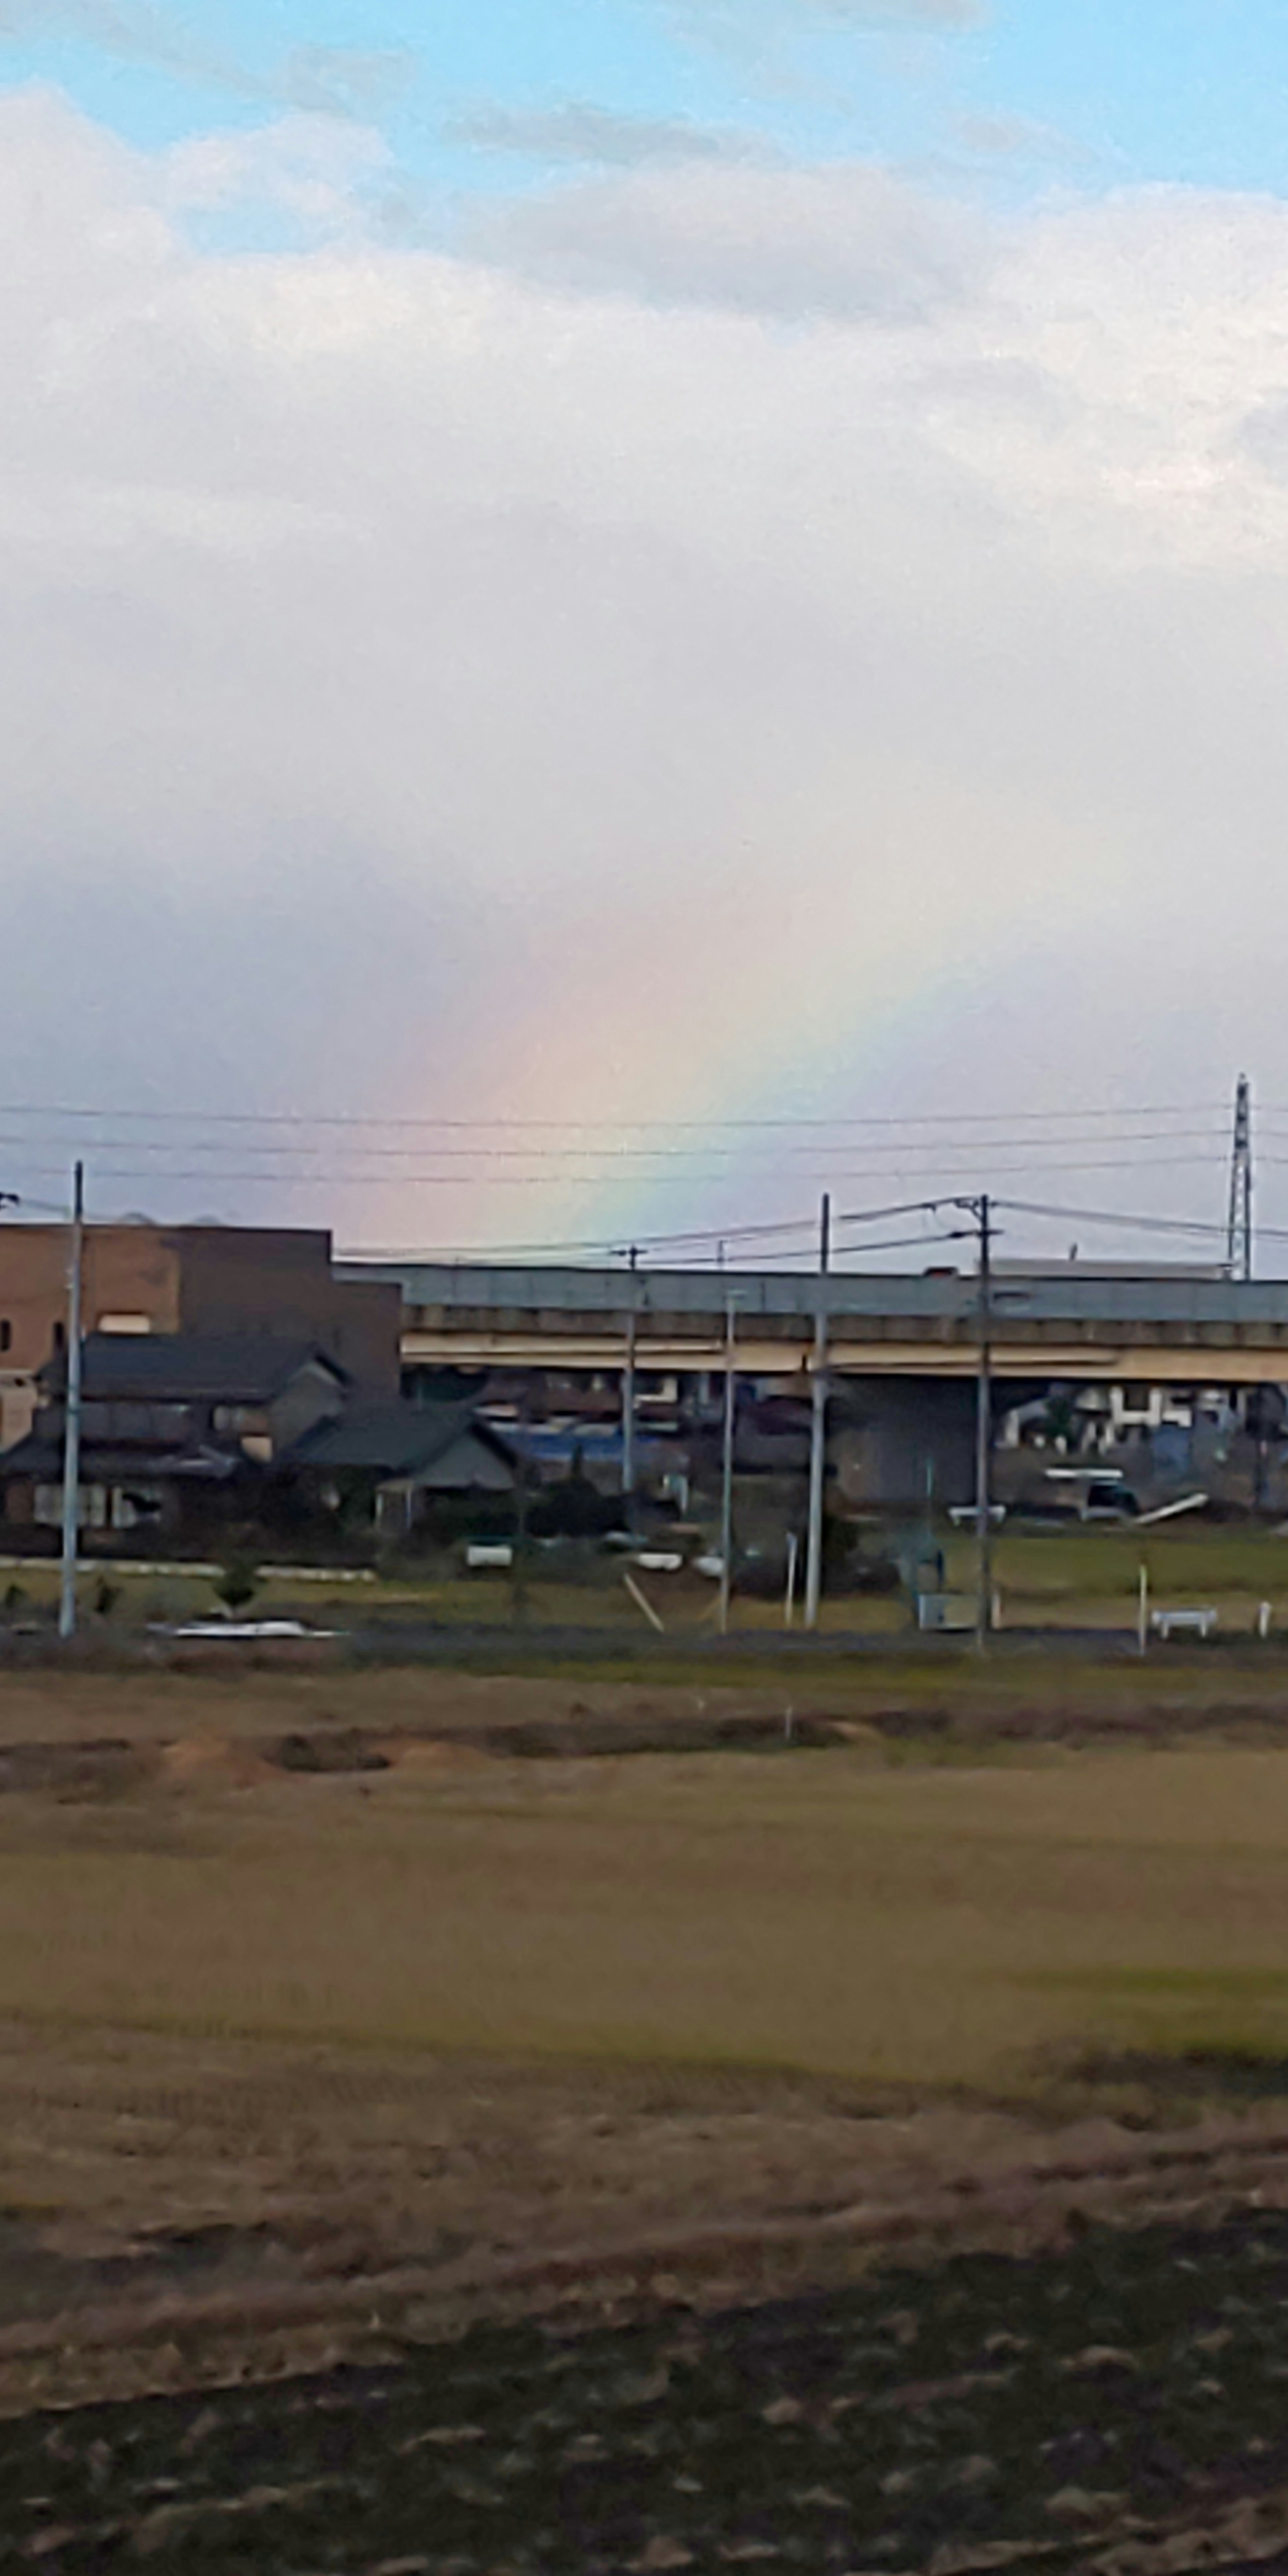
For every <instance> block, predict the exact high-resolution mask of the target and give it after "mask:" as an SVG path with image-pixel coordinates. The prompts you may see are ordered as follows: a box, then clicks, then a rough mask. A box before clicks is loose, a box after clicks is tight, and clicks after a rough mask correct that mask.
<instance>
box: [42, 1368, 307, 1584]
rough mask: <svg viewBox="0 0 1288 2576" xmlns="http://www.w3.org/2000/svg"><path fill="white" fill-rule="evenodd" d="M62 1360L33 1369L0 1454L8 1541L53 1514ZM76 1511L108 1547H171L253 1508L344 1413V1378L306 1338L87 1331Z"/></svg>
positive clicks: (58, 1475)
mask: <svg viewBox="0 0 1288 2576" xmlns="http://www.w3.org/2000/svg"><path fill="white" fill-rule="evenodd" d="M66 1380H67V1360H66V1354H65V1353H60V1354H59V1355H58V1356H57V1357H56V1358H54V1359H53V1360H51V1361H49V1362H48V1363H47V1364H46V1366H45V1367H44V1368H43V1369H41V1370H40V1371H39V1372H38V1390H39V1403H38V1410H37V1414H36V1419H35V1422H34V1424H33V1426H32V1429H31V1430H30V1432H29V1433H28V1435H27V1437H26V1438H25V1439H24V1440H21V1441H19V1442H18V1443H17V1444H16V1445H15V1446H14V1447H12V1448H10V1449H8V1450H5V1451H4V1452H3V1453H0V1506H2V1509H3V1517H4V1521H5V1523H6V1524H7V1527H8V1531H9V1534H10V1536H11V1538H14V1537H16V1535H17V1534H18V1533H20V1532H22V1531H27V1532H28V1533H30V1534H31V1536H32V1537H33V1538H34V1537H35V1536H36V1534H37V1533H39V1532H40V1531H42V1530H43V1531H52V1530H54V1529H56V1528H57V1527H58V1525H59V1522H60V1520H61V1517H62V1481H63V1443H64V1436H65V1428H66ZM82 1387H83V1410H82V1416H81V1469H80V1488H81V1501H80V1509H81V1519H82V1522H83V1524H84V1526H85V1527H86V1529H88V1530H95V1531H99V1532H102V1533H103V1534H104V1538H105V1541H110V1539H111V1538H112V1537H114V1536H115V1537H118V1538H122V1537H125V1536H126V1535H127V1534H137V1533H138V1532H140V1531H142V1532H147V1533H150V1534H151V1535H152V1536H153V1537H156V1538H160V1537H165V1538H166V1539H167V1540H169V1541H171V1542H181V1541H182V1540H183V1539H184V1538H185V1537H186V1538H191V1537H193V1536H194V1535H200V1534H201V1533H203V1532H206V1531H208V1530H209V1529H210V1528H211V1526H212V1525H218V1524H220V1523H226V1522H227V1520H228V1518H229V1517H230V1515H235V1513H236V1511H237V1510H238V1509H240V1510H243V1511H245V1512H247V1513H252V1512H253V1511H254V1508H255V1506H256V1503H257V1502H258V1501H259V1499H260V1498H261V1497H262V1493H263V1488H264V1485H265V1480H266V1478H268V1477H269V1476H270V1475H271V1474H272V1472H273V1471H274V1470H275V1469H276V1468H277V1467H278V1466H279V1465H280V1462H281V1461H282V1459H283V1458H284V1457H286V1456H287V1455H288V1454H290V1453H291V1452H292V1451H293V1450H294V1449H295V1447H296V1445H297V1444H298V1443H299V1442H300V1441H301V1440H302V1439H303V1438H304V1437H305V1436H306V1435H307V1434H308V1433H309V1432H311V1431H313V1430H314V1429H315V1428H316V1427H317V1426H318V1425H319V1424H322V1423H329V1422H331V1421H333V1420H334V1419H335V1418H336V1417H337V1416H338V1415H339V1414H341V1413H342V1412H343V1411H344V1407H345V1403H346V1400H347V1398H348V1394H349V1379H348V1375H347V1372H346V1371H345V1370H344V1369H343V1368H341V1367H340V1365H339V1363H338V1362H337V1361H336V1360H334V1359H333V1358H332V1357H331V1356H330V1355H329V1353H327V1352H326V1351H324V1350H322V1349H320V1348H319V1347H318V1346H317V1345H316V1344H315V1343H312V1342H296V1343H291V1342H288V1341H279V1340H275V1339H273V1338H271V1337H269V1336H266V1335H211V1336H199V1335H188V1334H161V1333H156V1334H128V1333H92V1334H91V1335H90V1336H89V1338H88V1340H87V1341H86V1343H85V1346H84V1363H83V1379H82Z"/></svg>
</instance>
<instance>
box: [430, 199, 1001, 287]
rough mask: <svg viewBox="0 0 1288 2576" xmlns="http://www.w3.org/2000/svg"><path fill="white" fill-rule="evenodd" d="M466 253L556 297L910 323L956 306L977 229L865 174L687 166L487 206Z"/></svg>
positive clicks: (977, 248) (979, 242)
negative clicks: (521, 274)
mask: <svg viewBox="0 0 1288 2576" xmlns="http://www.w3.org/2000/svg"><path fill="white" fill-rule="evenodd" d="M473 239H474V243H475V245H476V247H477V248H479V249H481V250H482V251H483V252H484V253H486V254H487V255H489V256H490V257H492V258H494V259H497V260H502V261H506V262H509V263H512V264H513V265H514V266H515V267H516V268H518V269H521V270H524V271H526V272H527V273H528V274H529V275H531V276H533V277H536V278H539V279H542V280H545V281H546V282H548V283H549V284H551V285H553V286H557V287H571V288H574V289H576V290H580V291H582V292H589V293H596V292H602V293H624V294H626V295H629V296H632V297H634V298H637V299H640V300H643V301H646V302H656V303H659V304H709V305H716V306H722V307H725V308H726V309H728V310H731V311H740V312H745V313H755V314H765V315H781V316H784V317H786V318H788V319H792V320H801V319H802V318H804V317H805V316H807V315H819V314H828V315H833V316H836V317H845V318H850V319H854V320H877V321H899V322H903V321H912V320H917V319H920V318H921V317H923V316H924V315H926V314H927V313H930V312H934V311H936V310H937V309H939V308H940V307H942V306H943V305H944V304H945V303H951V302H956V301H958V300H959V299H960V297H961V296H962V294H963V292H964V291H965V289H966V287H967V283H968V281H970V280H971V279H972V276H973V273H974V272H975V271H976V270H977V269H978V266H979V264H980V260H981V257H982V255H983V251H984V243H983V238H982V234H981V229H980V227H979V226H978V224H977V223H975V222H974V221H973V220H972V219H970V218H968V217H967V216H966V215H964V214H963V212H962V211H961V210H960V209H958V208H950V207H947V206H937V205H935V204H934V203H933V202H931V201H929V200H928V199H926V198H925V197H923V196H921V195H919V194H918V193H917V192H916V191H914V190H913V189H912V188H911V187H909V186H908V185H907V184H906V183H905V182H904V181H903V180H901V179H899V178H896V177H895V176H893V175H892V174H891V173H889V172H887V171H885V170H882V169H879V168H876V167H873V166H872V165H871V164H855V165H846V164H833V165H830V166H829V165H824V166H822V167H820V168H815V169H781V170H775V169H773V168H772V167H770V168H763V169H756V168H746V169H743V168H738V169H729V168H723V167H705V166H702V167H700V166H691V167H685V168H682V169H677V170H669V171H657V170H640V171H637V172H632V173H631V174H630V175H629V176H627V177H625V178H623V177H614V178H611V179H593V180H584V181H582V182H580V183H579V184H574V185H568V184H565V185H563V186H561V187H557V188H554V189H551V190H549V191H548V192H546V193H544V194H542V195H538V196H535V197H527V198H521V199H518V200H516V201H513V202H512V203H510V204H509V205H505V206H495V207H493V208H492V209H491V210H490V211H489V212H488V213H487V214H486V215H485V216H484V217H483V218H482V219H481V220H480V221H479V223H478V224H477V225H476V227H475V230H474V235H473Z"/></svg>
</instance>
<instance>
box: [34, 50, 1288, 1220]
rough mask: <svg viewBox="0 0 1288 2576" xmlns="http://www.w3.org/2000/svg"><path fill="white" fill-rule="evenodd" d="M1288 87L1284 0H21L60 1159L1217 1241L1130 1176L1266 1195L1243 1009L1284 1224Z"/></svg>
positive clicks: (257, 1186)
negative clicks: (996, 1218)
mask: <svg viewBox="0 0 1288 2576" xmlns="http://www.w3.org/2000/svg"><path fill="white" fill-rule="evenodd" d="M1125 22H1126V23H1125ZM1286 91H1288V13H1286V12H1285V11H1284V10H1283V9H1282V7H1272V6H1271V5H1270V4H1269V0H1170V5H1168V6H1167V7H1166V8H1164V6H1163V5H1162V0H1132V6H1131V8H1130V10H1124V9H1123V8H1122V6H1121V0H1119V5H1118V6H1115V7H1113V8H1111V7H1110V6H1109V5H1108V0H1079V5H1078V6H1077V8H1076V9H1070V8H1069V7H1068V6H1067V5H1057V0H884V5H880V0H558V5H555V0H521V5H520V0H470V5H469V6H468V7H466V6H464V5H462V0H438V5H435V6H428V5H424V0H420V5H416V0H366V5H363V6H361V7H360V6H358V5H357V0H256V5H255V6H254V7H252V6H250V5H249V0H205V5H203V6H200V7H193V8H189V9H186V10H185V9H180V8H172V7H170V6H168V5H166V0H0V222H2V223H3V230H4V242H5V258H4V261H3V263H2V264H0V353H2V356H3V365H4V383H5V388H6V393H5V401H4V404H3V406H0V550H3V558H4V560H3V567H2V572H3V578H0V728H2V732H3V741H2V744H0V749H2V752H3V757H2V758H0V852H2V853H3V860H2V864H3V869H4V890H5V898H6V901H5V918H6V923H7V928H8V941H7V960H8V973H7V975H6V978H5V988H4V989H5V1010H4V1019H3V1028H2V1030H0V1065H2V1066H3V1074H2V1076H0V1091H2V1092H3V1094H4V1098H3V1100H0V1187H11V1188H12V1189H14V1190H15V1191H17V1192H19V1193H20V1194H21V1196H22V1198H23V1201H24V1203H26V1204H27V1205H28V1206H29V1207H30V1208H32V1209H33V1210H34V1209H38V1208H39V1207H40V1206H41V1204H42V1203H44V1202H47V1203H48V1204H49V1205H50V1206H54V1205H57V1204H59V1203H60V1201H61V1199H62V1197H63V1196H64V1194H65V1175H66V1171H67V1167H68V1164H69V1162H70V1160H71V1158H72V1156H73V1154H75V1153H76V1152H78V1151H83V1152H84V1153H85V1155H86V1158H87V1161H88V1165H89V1188H90V1203H91V1207H92V1208H93V1209H94V1210H95V1211H96V1212H98V1213H100V1214H109V1213H117V1212H122V1211H125V1210H139V1211H143V1212H147V1213H152V1214H156V1215H160V1216H164V1217H167V1218H171V1217H176V1216H188V1217H198V1216H208V1215H210V1216H219V1217H221V1218H224V1219H239V1220H248V1221H268V1220H274V1221H283V1222H317V1223H330V1224H332V1225H333V1226H334V1227H335V1229H336V1231H337V1233H338V1235H339V1236H340V1237H341V1239H342V1240H343V1241H344V1242H345V1243H346V1244H347V1245H349V1246H353V1247H362V1246H366V1247H371V1248H386V1247H388V1248H390V1249H394V1248H402V1247H406V1248H419V1249H425V1250H432V1249H435V1248H440V1247H442V1248H452V1249H469V1248H474V1247H494V1248H500V1247H509V1246H518V1245H528V1244H533V1245H541V1246H542V1247H551V1248H553V1247H555V1246H557V1245H562V1244H569V1245H584V1246H585V1247H586V1248H587V1250H588V1251H589V1250H590V1249H591V1248H592V1247H594V1246H597V1245H603V1246H610V1245H616V1244H617V1243H618V1242H619V1241H620V1242H621V1243H622V1244H627V1243H631V1242H639V1243H642V1244H644V1245H646V1246H656V1247H658V1252H659V1257H660V1252H661V1249H662V1248H663V1247H664V1245H665V1243H666V1242H667V1240H668V1239H670V1238H674V1239H675V1242H676V1244H677V1245H681V1247H682V1238H686V1235H687V1237H688V1238H691V1246H690V1248H692V1249H693V1250H694V1251H695V1253H696V1252H697V1251H699V1250H701V1251H702V1254H703V1257H706V1256H707V1254H709V1252H710V1250H711V1247H712V1246H713V1245H714V1244H715V1243H716V1241H717V1239H720V1240H727V1242H728V1243H729V1245H730V1246H731V1247H732V1248H736V1247H737V1245H738V1244H739V1242H742V1243H744V1244H751V1243H755V1244H757V1245H759V1244H761V1243H762V1242H764V1243H766V1244H767V1243H769V1242H771V1241H772V1240H777V1238H769V1237H765V1238H760V1237H753V1236H751V1235H746V1236H743V1235H741V1234H740V1229H742V1228H750V1227H754V1226H757V1225H761V1224H765V1225H768V1224H769V1223H771V1222H773V1223H777V1222H778V1221H779V1220H782V1222H783V1224H784V1228H785V1231H784V1234H783V1236H782V1238H781V1242H782V1245H783V1247H784V1251H786V1250H787V1249H788V1248H789V1247H790V1245H791V1244H792V1243H793V1242H794V1241H796V1240H798V1239H799V1240H800V1241H804V1240H806V1239H807V1238H806V1235H805V1234H804V1233H801V1234H800V1235H799V1237H798V1236H795V1235H792V1234H790V1233H789V1232H788V1231H786V1228H787V1226H788V1221H789V1220H790V1223H791V1225H792V1226H795V1227H799V1228H806V1229H807V1228H808V1227H809V1226H810V1225H812V1223H813V1222H814V1210H815V1208H816V1205H817V1199H818V1195H819V1192H820V1190H821V1189H823V1188H831V1189H832V1190H833V1191H834V1193H835V1194H836V1195H837V1200H838V1205H843V1206H844V1207H845V1208H846V1209H847V1210H852V1211H867V1210H872V1211H880V1210H881V1209H882V1208H884V1207H886V1206H891V1207H902V1206H903V1205H904V1204H905V1203H908V1204H910V1205H911V1204H912V1203H913V1202H919V1201H920V1200H922V1199H926V1198H929V1197H931V1196H932V1195H933V1194H935V1193H937V1192H939V1191H940V1190H943V1191H945V1192H951V1191H953V1190H957V1191H965V1190H977V1189H981V1188H985V1187H987V1188H991V1189H993V1190H995V1191H997V1192H998V1193H1000V1194H1003V1195H1008V1196H1010V1197H1012V1198H1014V1199H1015V1200H1017V1201H1019V1200H1024V1201H1026V1202H1032V1203H1033V1204H1034V1205H1035V1206H1037V1205H1041V1206H1045V1205H1047V1204H1048V1203H1049V1204H1052V1205H1056V1206H1058V1207H1059V1208H1060V1209H1061V1210H1069V1211H1070V1212H1071V1213H1070V1215H1069V1216H1067V1217H1066V1216H1065V1215H1064V1214H1061V1215H1060V1216H1058V1217H1053V1218H1052V1219H1051V1220H1050V1221H1049V1223H1048V1222H1047V1221H1045V1220H1042V1221H1040V1220H1039V1219H1037V1218H1036V1217H1034V1216H1030V1215H1027V1214H1026V1213H1025V1212H1024V1211H1023V1210H1022V1209H1020V1208H1018V1207H1017V1208H1016V1209H1015V1211H1014V1212H1013V1214H1012V1215H1011V1216H1010V1217H1009V1219H1008V1224H1007V1229H1006V1230H1007V1231H1008V1233H1009V1234H1010V1235H1011V1237H1012V1239H1013V1242H1014V1244H1015V1245H1016V1247H1017V1248H1018V1247H1019V1245H1020V1243H1021V1239H1022V1240H1023V1242H1024V1243H1025V1244H1028V1243H1030V1242H1032V1243H1033V1244H1034V1245H1040V1246H1042V1247H1043V1248H1049V1247H1053V1246H1055V1245H1056V1244H1057V1243H1058V1245H1059V1247H1060V1248H1061V1249H1062V1250H1063V1249H1067V1248H1068V1241H1069V1237H1070V1235H1071V1234H1073V1233H1077V1234H1078V1235H1079V1236H1080V1237H1081V1239H1082V1248H1083V1249H1084V1250H1085V1251H1088V1252H1090V1251H1092V1250H1095V1251H1102V1252H1104V1253H1105V1254H1106V1255H1111V1254H1114V1253H1117V1252H1121V1251H1122V1250H1123V1249H1124V1248H1125V1247H1126V1245H1127V1243H1128V1241H1129V1240H1132V1241H1137V1242H1143V1241H1145V1240H1150V1241H1151V1242H1153V1243H1154V1244H1155V1245H1156V1246H1157V1245H1164V1246H1168V1245H1170V1246H1172V1247H1173V1249H1174V1250H1175V1251H1176V1252H1177V1253H1178V1254H1180V1253H1187V1254H1190V1255H1192V1254H1194V1253H1195V1252H1199V1253H1202V1252H1203V1251H1204V1250H1205V1249H1211V1248H1212V1247H1211V1245H1210V1244H1208V1241H1207V1238H1205V1237H1203V1236H1201V1235H1200V1234H1199V1233H1198V1232H1197V1230H1196V1231H1195V1232H1194V1234H1193V1235H1192V1236H1190V1237H1187V1238H1181V1237H1180V1236H1177V1237H1170V1236H1165V1235H1158V1236H1156V1237H1154V1236H1149V1237H1147V1236H1145V1235H1144V1234H1141V1235H1139V1236H1138V1237H1136V1238H1130V1237H1129V1235H1128V1232H1127V1230H1126V1228H1125V1227H1122V1226H1120V1227H1119V1228H1118V1230H1117V1231H1116V1232H1115V1231H1114V1230H1113V1229H1111V1228H1107V1227H1102V1226H1100V1225H1099V1213H1100V1212H1113V1211H1122V1212H1123V1214H1124V1216H1125V1218H1128V1219H1131V1220H1133V1221H1135V1220H1137V1219H1139V1218H1140V1217H1141V1216H1142V1215H1143V1214H1144V1215H1151V1216H1153V1217H1154V1218H1157V1219H1162V1218H1165V1217H1167V1216H1171V1215H1174V1216H1176V1217H1177V1218H1178V1219H1185V1220H1188V1221H1192V1223H1193V1225H1194V1227H1195V1228H1196V1229H1197V1228H1198V1227H1199V1226H1200V1225H1210V1226H1213V1227H1216V1226H1218V1225H1219V1223H1220V1219H1221V1216H1222V1214H1223V1206H1224V1162H1225V1156H1226V1136H1227V1131H1228V1126H1229V1119H1230V1103H1231V1099H1232V1095H1233V1088H1234V1083H1235V1079H1236V1076H1237V1075H1238V1074H1239V1073H1240V1072H1241V1071H1244V1070H1247V1071H1248V1072H1249V1073H1250V1075H1251V1076H1252V1078H1253V1081H1254V1086H1255V1095H1256V1101H1257V1140H1258V1200H1257V1204H1258V1209H1259V1213H1260V1216H1261V1219H1262V1221H1263V1225H1264V1228H1265V1233H1264V1239H1263V1256H1262V1257H1263V1266H1265V1267H1267V1268H1280V1269H1282V1268H1284V1267H1285V1264H1286V1263H1288V1186H1285V1183H1286V1182H1288V1061H1286V1060H1285V1038H1284V1034H1283V1032H1284V1027H1285V1017H1284V1010H1283V1000H1282V989H1281V988H1282V982H1283V970H1282V966H1281V958H1282V956H1283V955H1284V953H1285V932H1286V931H1288V868H1286V867H1285V864H1284V851H1285V847H1286V846H1288V725H1285V722H1284V718H1283V700H1284V671H1285V667H1286V665H1285V650H1284V648H1285V643H1286V642H1288V142H1285V140H1284V135H1285V130H1286V129H1285V119H1284V113H1283V110H1284V102H1285V94H1286ZM1075 1218H1076V1220H1077V1222H1076V1223H1075V1222H1074V1220H1075ZM1084 1218H1085V1220H1086V1222H1085V1224H1084V1221H1083V1220H1084ZM874 1224H875V1231H873V1230H872V1229H871V1228H869V1229H868V1230H867V1231H866V1232H865V1231H864V1229H863V1228H862V1227H856V1228H855V1229H854V1230H853V1232H852V1236H851V1237H849V1238H847V1239H848V1240H851V1241H852V1243H853V1246H854V1249H855V1250H856V1252H857V1251H858V1250H859V1249H861V1248H862V1247H863V1246H864V1245H867V1244H871V1245H874V1246H877V1247H881V1246H882V1245H884V1244H886V1243H887V1242H888V1243H889V1250H888V1251H886V1250H881V1249H878V1252H877V1254H876V1256H875V1257H879V1258H882V1259H896V1258H897V1259H901V1260H902V1259H907V1260H908V1261H909V1262H910V1264H911V1265H912V1266H917V1265H918V1262H919V1258H920V1246H921V1244H922V1242H923V1241H924V1242H925V1243H926V1245H927V1246H928V1247H930V1249H929V1250H928V1254H927V1257H929V1258H934V1257H936V1252H935V1248H934V1246H935V1237H936V1234H937V1232H938V1231H939V1230H945V1231H950V1230H951V1221H950V1220H947V1219H945V1220H941V1219H939V1218H938V1217H935V1216H932V1215H929V1214H922V1213H920V1212H918V1213H916V1214H915V1215H914V1216H912V1217H909V1218H903V1217H899V1218H892V1219H889V1220H886V1219H880V1218H874ZM905 1226H906V1227H907V1228H908V1229H909V1231H908V1232H907V1233H906V1234H904V1233H903V1232H902V1229H903V1228H904V1227H905ZM1276 1227H1282V1228H1284V1229H1285V1237H1284V1242H1283V1245H1282V1257H1281V1255H1280V1253H1279V1252H1276V1250H1275V1242H1276V1238H1275V1234H1274V1228H1276ZM676 1257H680V1253H679V1252H678V1251H677V1255H676ZM767 1257H768V1256H767Z"/></svg>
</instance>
